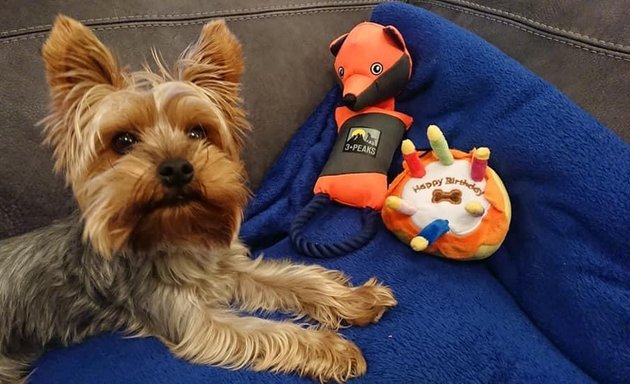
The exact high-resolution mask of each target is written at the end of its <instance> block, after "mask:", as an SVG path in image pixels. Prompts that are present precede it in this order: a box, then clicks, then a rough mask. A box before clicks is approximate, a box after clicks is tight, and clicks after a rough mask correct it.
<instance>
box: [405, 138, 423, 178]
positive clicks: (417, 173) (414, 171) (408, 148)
mask: <svg viewBox="0 0 630 384" xmlns="http://www.w3.org/2000/svg"><path fill="white" fill-rule="evenodd" d="M400 150H401V151H402V154H403V158H404V159H405V163H407V166H408V167H409V172H410V173H411V176H412V177H417V178H421V177H422V176H424V175H425V174H426V173H427V171H426V170H425V169H424V166H423V165H422V163H421V162H420V158H418V154H417V153H416V147H415V146H414V145H413V143H412V142H411V140H409V139H407V140H404V141H403V142H402V145H401V148H400Z"/></svg>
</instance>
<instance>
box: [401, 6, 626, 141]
mask: <svg viewBox="0 0 630 384" xmlns="http://www.w3.org/2000/svg"><path fill="white" fill-rule="evenodd" d="M411 2H412V3H414V4H416V5H418V6H421V7H424V8H426V9H429V10H430V11H433V12H435V13H438V14H440V15H441V16H444V17H446V18H448V19H450V20H452V21H454V22H455V23H457V24H459V25H461V26H462V27H464V28H466V29H468V30H471V31H472V32H474V33H476V34H478V35H479V36H481V37H483V38H485V39H486V40H488V41H489V42H491V43H492V44H494V45H496V46H497V47H498V48H499V49H501V50H502V51H504V52H505V53H507V54H508V55H510V56H512V57H513V58H515V59H516V60H518V61H519V62H520V63H521V64H523V65H524V66H526V67H527V68H529V69H530V70H532V71H533V72H535V73H536V74H538V75H539V76H540V77H542V78H543V79H545V80H547V81H549V82H550V83H552V84H553V85H555V86H556V87H557V88H559V89H560V90H561V91H563V92H564V93H565V94H566V95H568V96H569V97H570V98H572V99H573V100H574V101H575V102H576V103H577V104H578V105H580V106H581V107H582V108H584V109H585V110H586V111H588V112H590V113H591V114H592V115H593V116H595V117H596V118H597V119H598V120H600V121H601V122H602V123H604V124H605V125H607V126H608V127H609V128H611V129H612V130H613V131H615V132H616V133H617V134H618V135H620V136H621V137H622V138H624V139H625V140H626V141H630V124H628V122H629V121H630V108H628V105H630V27H629V26H628V25H629V24H628V10H629V9H630V8H628V1H627V0H603V1H591V0H571V1H566V0H538V1H510V0H474V1H465V0H413V1H411Z"/></svg>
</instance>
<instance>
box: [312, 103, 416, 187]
mask: <svg viewBox="0 0 630 384" xmlns="http://www.w3.org/2000/svg"><path fill="white" fill-rule="evenodd" d="M405 128H406V127H405V124H404V123H403V122H402V121H401V120H400V119H398V118H397V117H394V116H391V115H388V114H385V113H365V114H361V115H358V116H354V117H352V118H350V119H348V120H347V121H346V122H345V123H344V124H343V126H342V127H341V129H340V130H339V135H338V137H337V141H336V142H335V145H334V146H333V149H332V151H331V153H330V157H329V158H328V162H327V163H326V165H325V166H324V169H323V170H322V173H321V174H320V176H330V175H344V174H351V173H382V174H386V173H387V170H388V169H389V166H390V165H391V162H392V157H393V156H394V152H395V151H396V149H397V148H398V147H399V146H400V141H401V140H402V137H403V135H404V133H405Z"/></svg>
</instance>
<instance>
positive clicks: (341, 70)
mask: <svg viewBox="0 0 630 384" xmlns="http://www.w3.org/2000/svg"><path fill="white" fill-rule="evenodd" d="M344 72H345V71H344V69H343V67H339V68H338V69H337V73H338V74H339V77H343V74H344Z"/></svg>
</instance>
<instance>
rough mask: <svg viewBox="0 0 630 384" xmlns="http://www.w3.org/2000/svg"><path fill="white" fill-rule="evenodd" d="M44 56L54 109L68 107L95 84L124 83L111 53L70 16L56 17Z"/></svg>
mask: <svg viewBox="0 0 630 384" xmlns="http://www.w3.org/2000/svg"><path fill="white" fill-rule="evenodd" d="M42 55H43V58H44V63H45V66H46V77H47V80H48V84H49V85H50V91H51V95H52V99H53V106H54V107H55V108H59V109H68V108H69V106H70V105H72V103H74V102H76V101H77V100H78V99H80V98H81V97H82V96H83V95H84V94H85V92H87V91H88V90H89V89H91V88H92V87H94V86H95V85H107V86H111V87H113V88H118V87H121V86H122V85H123V83H124V79H123V77H122V75H121V73H120V70H119V69H118V65H117V63H116V60H115V59H114V57H113V56H112V54H111V52H110V51H109V50H108V49H107V48H106V47H105V46H104V45H103V43H101V42H100V41H99V40H98V39H97V38H96V36H95V35H94V33H92V31H91V30H90V29H89V28H87V27H86V26H84V25H83V24H81V23H80V22H78V21H77V20H74V19H72V18H70V17H67V16H63V15H59V16H58V17H57V19H56V20H55V23H54V25H53V27H52V31H51V33H50V36H49V37H48V39H47V40H46V42H45V43H44V46H43V48H42ZM69 104H70V105H69Z"/></svg>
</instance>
